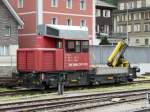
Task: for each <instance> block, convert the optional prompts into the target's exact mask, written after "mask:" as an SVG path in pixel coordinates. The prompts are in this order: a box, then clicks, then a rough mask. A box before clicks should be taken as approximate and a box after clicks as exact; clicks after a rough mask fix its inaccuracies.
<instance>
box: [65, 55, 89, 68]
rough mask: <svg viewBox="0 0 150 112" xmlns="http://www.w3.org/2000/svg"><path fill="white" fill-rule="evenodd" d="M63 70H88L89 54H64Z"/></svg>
mask: <svg viewBox="0 0 150 112" xmlns="http://www.w3.org/2000/svg"><path fill="white" fill-rule="evenodd" d="M64 70H89V54H88V53H65V54H64Z"/></svg>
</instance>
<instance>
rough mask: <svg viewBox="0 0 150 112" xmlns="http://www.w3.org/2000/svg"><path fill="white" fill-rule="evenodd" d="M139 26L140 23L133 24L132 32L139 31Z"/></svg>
mask: <svg viewBox="0 0 150 112" xmlns="http://www.w3.org/2000/svg"><path fill="white" fill-rule="evenodd" d="M140 27H141V26H140V24H135V25H134V32H139V31H140V29H141V28H140Z"/></svg>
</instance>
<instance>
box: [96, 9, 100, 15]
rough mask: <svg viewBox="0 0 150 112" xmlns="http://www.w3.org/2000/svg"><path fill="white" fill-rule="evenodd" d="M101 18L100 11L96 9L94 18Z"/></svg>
mask: <svg viewBox="0 0 150 112" xmlns="http://www.w3.org/2000/svg"><path fill="white" fill-rule="evenodd" d="M99 16H101V10H100V9H96V17H99Z"/></svg>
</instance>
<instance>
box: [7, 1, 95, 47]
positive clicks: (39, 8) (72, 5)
mask: <svg viewBox="0 0 150 112" xmlns="http://www.w3.org/2000/svg"><path fill="white" fill-rule="evenodd" d="M9 2H10V3H11V4H12V6H13V7H14V8H15V10H16V12H17V13H18V15H19V16H20V17H21V18H22V20H23V21H24V23H25V25H24V27H23V29H21V30H20V31H19V37H20V38H34V37H35V36H36V35H37V26H38V25H41V24H55V25H71V26H81V27H83V26H86V27H88V31H89V39H90V40H91V41H90V43H91V44H92V43H93V40H92V39H93V24H92V21H93V8H92V7H93V0H9Z"/></svg>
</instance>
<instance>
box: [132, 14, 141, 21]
mask: <svg viewBox="0 0 150 112" xmlns="http://www.w3.org/2000/svg"><path fill="white" fill-rule="evenodd" d="M133 17H134V20H141V13H135V14H133Z"/></svg>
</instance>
